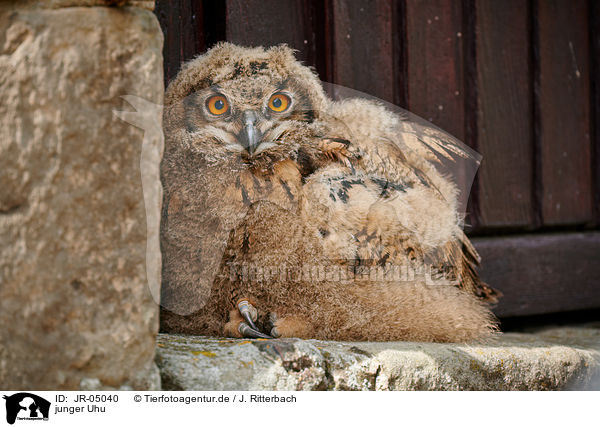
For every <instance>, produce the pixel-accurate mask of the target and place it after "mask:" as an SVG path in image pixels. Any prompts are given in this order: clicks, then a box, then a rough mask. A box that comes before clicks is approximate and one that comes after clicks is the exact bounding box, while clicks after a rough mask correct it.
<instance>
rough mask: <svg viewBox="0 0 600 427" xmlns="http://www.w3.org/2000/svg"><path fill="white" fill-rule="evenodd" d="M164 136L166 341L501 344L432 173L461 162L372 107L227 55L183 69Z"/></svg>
mask: <svg viewBox="0 0 600 427" xmlns="http://www.w3.org/2000/svg"><path fill="white" fill-rule="evenodd" d="M278 100H279V101H278ZM280 101H282V102H283V104H282V102H280ZM283 107H286V108H283ZM281 108H283V109H281ZM279 110H280V111H279ZM215 112H216V113H215ZM164 128H165V136H166V146H165V155H164V159H163V163H162V166H161V171H162V180H163V185H164V190H165V191H164V204H163V218H162V226H161V245H162V252H163V289H162V292H161V298H162V301H161V304H162V305H163V307H165V309H163V311H162V318H161V324H162V329H163V330H165V331H169V332H184V333H194V334H205V335H222V334H227V335H231V336H241V335H242V333H243V331H244V329H243V328H241V325H242V324H244V323H248V324H251V326H256V328H257V329H259V330H261V331H262V332H263V333H266V334H271V335H274V336H297V337H303V338H321V339H336V340H421V341H468V340H472V339H477V338H482V337H485V336H486V335H489V333H491V332H492V331H493V330H494V328H495V324H494V320H493V316H492V315H491V313H490V311H489V309H488V308H487V307H486V305H485V303H484V302H482V300H488V301H493V300H494V298H495V296H496V294H495V291H493V290H492V289H491V288H489V287H487V286H486V285H485V284H483V283H482V282H481V281H480V280H479V278H478V276H477V273H476V266H477V264H478V262H479V259H478V255H477V253H476V252H475V250H474V248H473V247H472V246H471V244H470V242H469V241H468V239H467V238H466V236H465V235H464V234H463V232H462V229H461V227H460V225H461V218H460V217H459V215H458V206H457V189H456V186H455V185H454V184H453V183H452V182H451V181H450V180H449V179H448V178H447V177H445V176H444V175H443V174H442V173H440V172H439V171H438V170H437V169H436V167H435V161H436V160H435V159H436V156H435V155H436V153H438V157H439V153H440V152H441V153H445V152H455V154H457V155H461V152H460V147H458V146H456V145H453V144H446V143H444V142H443V140H442V139H440V138H438V135H436V134H431V135H428V138H429V140H428V141H426V142H429V143H428V144H423V143H422V142H421V141H417V140H416V139H415V138H414V135H413V134H412V133H411V132H410V131H408V130H407V128H406V122H404V121H402V120H401V118H399V117H398V116H397V115H395V114H393V113H392V112H390V111H389V110H387V109H386V108H384V107H383V106H381V105H378V104H377V103H376V102H373V101H367V100H360V99H351V100H345V101H340V102H332V101H331V100H330V99H328V98H327V96H326V95H325V93H324V91H323V89H322V88H321V85H320V82H319V81H318V79H317V78H316V76H315V75H314V73H313V72H312V71H311V70H310V69H309V68H307V67H304V66H302V65H301V64H300V63H298V62H297V61H296V60H295V59H294V57H293V53H292V51H291V50H290V49H289V48H287V47H285V46H278V47H274V48H271V49H268V50H264V49H262V48H253V49H247V48H241V47H237V46H234V45H231V44H220V45H217V46H216V47H215V48H213V49H212V50H211V51H209V52H208V53H207V54H205V55H203V56H201V57H199V58H197V59H195V60H193V61H191V62H189V63H187V64H186V65H184V67H183V69H182V71H181V72H180V74H179V75H178V76H177V78H176V79H175V80H174V81H173V82H172V83H171V84H170V85H169V88H168V90H167V95H166V106H165V116H164ZM436 144H438V145H436ZM444 144H445V145H444ZM440 147H442V148H440ZM240 301H247V302H248V303H249V304H250V307H251V310H250V313H251V314H250V315H249V316H250V319H249V320H247V319H248V314H245V316H246V318H244V317H243V316H242V315H243V314H244V313H242V312H241V309H240V308H238V306H237V304H238V302H240ZM244 304H245V303H244ZM255 309H256V310H255ZM240 313H241V314H240ZM252 320H254V323H256V325H254V324H252ZM242 326H243V325H242ZM246 326H247V325H246Z"/></svg>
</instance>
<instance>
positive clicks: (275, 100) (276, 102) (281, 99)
mask: <svg viewBox="0 0 600 427" xmlns="http://www.w3.org/2000/svg"><path fill="white" fill-rule="evenodd" d="M268 105H269V108H270V109H271V110H273V111H275V112H276V113H282V112H284V111H285V110H287V109H288V107H289V105H290V97H289V96H287V95H285V94H283V93H276V94H274V95H272V96H271V99H269V104H268Z"/></svg>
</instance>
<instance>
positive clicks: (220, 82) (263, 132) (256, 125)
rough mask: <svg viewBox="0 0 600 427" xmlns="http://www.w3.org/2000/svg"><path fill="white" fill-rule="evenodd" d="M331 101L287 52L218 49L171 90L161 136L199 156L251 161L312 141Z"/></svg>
mask: <svg viewBox="0 0 600 427" xmlns="http://www.w3.org/2000/svg"><path fill="white" fill-rule="evenodd" d="M328 103H329V100H328V98H327V96H326V95H325V93H324V91H323V89H322V87H321V84H320V81H319V79H318V78H317V76H316V75H315V73H314V72H313V71H312V70H311V69H310V68H308V67H306V66H303V65H302V64H301V63H300V62H298V61H297V60H296V59H295V58H294V54H293V51H292V49H290V48H288V47H287V46H285V45H280V46H276V47H272V48H269V49H263V48H261V47H258V48H244V47H239V46H235V45H233V44H230V43H220V44H218V45H216V46H215V47H214V48H212V49H211V50H209V51H208V52H207V53H206V54H204V55H202V56H199V57H198V58H196V59H194V60H192V61H190V62H188V63H187V64H185V65H184V66H183V68H182V70H181V72H180V73H179V74H178V75H177V77H176V78H175V79H174V80H173V81H172V82H171V83H170V84H169V87H168V89H167V92H166V95H165V105H166V110H165V114H166V130H167V132H169V131H171V132H175V131H176V132H178V133H179V135H178V138H182V137H184V139H185V140H186V141H187V145H188V146H189V148H190V149H193V150H195V151H197V152H203V153H210V154H211V155H213V156H214V155H215V154H217V153H221V154H231V153H239V154H240V155H241V156H242V157H244V158H246V159H252V158H256V157H260V156H261V155H266V153H277V152H279V153H280V154H281V153H283V152H284V151H286V150H290V149H291V147H293V146H295V145H297V144H299V142H300V141H301V140H306V138H307V137H311V136H316V134H317V133H318V132H319V130H318V128H319V127H318V125H317V124H316V122H318V119H319V117H320V115H321V114H322V112H323V111H325V110H326V109H327V106H328ZM182 133H183V134H185V135H182Z"/></svg>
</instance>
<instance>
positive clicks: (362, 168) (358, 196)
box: [305, 100, 500, 302]
mask: <svg viewBox="0 0 600 427" xmlns="http://www.w3.org/2000/svg"><path fill="white" fill-rule="evenodd" d="M336 107H337V108H334V109H333V114H335V115H336V123H338V122H339V121H340V120H343V121H344V122H345V123H347V129H344V130H346V132H340V134H335V135H333V136H332V137H330V138H327V144H325V145H324V148H325V151H326V152H329V151H330V149H331V147H332V146H331V142H330V141H332V140H333V141H337V142H338V143H340V141H345V142H344V143H343V144H342V145H343V147H342V146H341V145H338V146H336V149H335V150H334V151H335V155H334V156H331V155H330V157H331V159H332V160H333V161H332V163H331V164H329V165H324V166H323V165H321V167H320V168H318V169H317V170H316V171H314V172H313V173H312V174H311V175H310V176H309V177H307V179H306V184H305V193H306V199H307V204H308V205H309V206H310V207H311V209H313V210H314V214H312V218H310V222H311V223H314V224H316V225H317V226H316V228H317V229H318V231H319V233H320V235H321V237H322V240H323V246H324V249H325V251H326V252H327V253H328V256H330V258H332V259H339V260H342V261H341V262H343V263H347V264H351V265H353V266H354V268H355V271H359V272H360V271H361V270H368V269H369V268H371V267H381V268H383V269H390V268H394V267H397V266H411V267H414V269H415V270H422V269H423V268H429V269H430V273H432V274H434V275H444V276H445V277H446V278H447V277H453V280H452V281H453V283H455V284H456V286H458V287H459V288H462V289H464V290H465V291H468V292H471V293H473V294H475V295H477V296H478V297H480V298H481V299H483V300H486V301H489V302H495V301H496V300H497V298H498V296H499V295H500V294H499V292H497V291H495V290H493V289H492V288H490V287H489V286H487V285H486V284H485V283H483V282H482V281H481V279H480V278H479V275H478V273H477V266H478V265H479V262H480V258H479V255H478V254H477V252H476V250H475V248H474V247H473V246H472V244H471V243H470V242H469V240H468V238H467V237H466V236H465V234H464V233H463V231H462V229H461V227H460V225H461V221H460V218H459V215H458V208H457V195H458V190H457V188H456V186H455V184H454V183H453V182H452V181H451V180H449V179H448V178H447V177H445V176H444V175H443V174H442V173H440V172H439V170H438V169H437V168H436V166H435V162H437V161H441V160H440V159H446V160H448V159H451V158H454V157H456V156H462V157H467V156H471V153H469V152H468V151H467V150H464V149H463V148H462V146H461V145H460V143H456V142H454V141H452V140H449V141H447V142H446V141H444V140H443V139H442V136H443V134H441V132H439V131H437V130H435V129H434V130H433V131H426V129H425V128H424V127H422V126H421V128H418V127H416V126H407V125H406V124H405V123H404V124H403V123H401V122H399V119H398V118H397V117H394V116H393V115H391V113H389V112H388V111H387V110H385V109H383V108H382V107H381V106H379V105H376V104H375V103H372V102H365V101H363V100H360V101H357V102H345V103H341V105H337V106H336ZM400 125H403V126H404V128H403V127H402V126H400ZM337 129H339V127H337ZM402 129H406V130H405V131H402ZM415 129H416V130H415ZM419 132H420V134H419ZM315 207H318V208H316V209H315ZM306 215H309V216H310V215H311V214H306Z"/></svg>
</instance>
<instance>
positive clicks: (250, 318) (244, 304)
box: [237, 300, 258, 331]
mask: <svg viewBox="0 0 600 427" xmlns="http://www.w3.org/2000/svg"><path fill="white" fill-rule="evenodd" d="M237 306H238V310H239V311H240V314H241V315H242V317H243V318H244V319H245V320H246V322H247V323H248V325H249V326H250V327H251V328H252V329H254V330H255V331H257V330H258V328H257V327H256V325H255V324H254V320H255V319H256V317H257V315H258V312H257V311H256V308H254V306H253V305H252V304H250V303H249V302H248V301H247V300H241V301H240V302H238V305H237Z"/></svg>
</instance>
